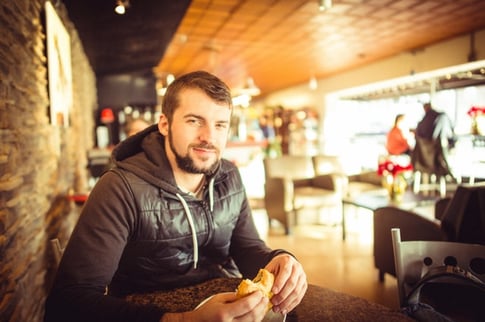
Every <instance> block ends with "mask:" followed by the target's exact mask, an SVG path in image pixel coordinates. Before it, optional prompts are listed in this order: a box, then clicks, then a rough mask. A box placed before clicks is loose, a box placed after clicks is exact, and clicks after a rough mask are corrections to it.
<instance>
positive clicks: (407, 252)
mask: <svg viewBox="0 0 485 322" xmlns="http://www.w3.org/2000/svg"><path fill="white" fill-rule="evenodd" d="M391 233H392V245H393V250H394V264H395V267H396V277H397V286H398V293H399V303H400V306H401V307H406V306H408V305H410V304H413V303H416V301H417V299H418V298H419V295H420V293H419V292H420V286H422V284H421V283H422V282H423V281H426V277H427V276H431V277H432V276H433V273H434V272H438V270H437V269H441V268H443V269H447V270H450V271H448V273H449V274H448V275H449V276H451V275H452V274H455V275H456V276H460V278H457V279H456V281H461V282H463V283H465V282H466V281H469V282H470V283H476V285H477V286H478V287H483V291H485V284H484V283H485V245H478V244H465V243H454V242H448V241H401V232H400V229H399V228H393V229H392V230H391ZM440 274H441V275H438V274H434V276H435V277H436V279H435V280H433V282H437V283H439V282H444V281H446V282H453V281H452V280H451V279H444V280H440V279H439V277H441V276H445V275H447V274H446V271H441V272H440ZM449 276H446V277H448V278H449ZM481 285H483V286H481Z"/></svg>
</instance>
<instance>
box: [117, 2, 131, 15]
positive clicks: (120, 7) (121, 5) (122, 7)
mask: <svg viewBox="0 0 485 322" xmlns="http://www.w3.org/2000/svg"><path fill="white" fill-rule="evenodd" d="M129 6H130V1H129V0H124V1H123V0H118V1H116V7H115V12H116V13H117V14H119V15H124V14H125V12H126V9H127V8H128V7H129Z"/></svg>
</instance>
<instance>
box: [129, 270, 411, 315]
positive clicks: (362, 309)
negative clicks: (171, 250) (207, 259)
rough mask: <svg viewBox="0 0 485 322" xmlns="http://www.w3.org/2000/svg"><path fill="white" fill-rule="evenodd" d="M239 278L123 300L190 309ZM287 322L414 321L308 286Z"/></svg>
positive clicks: (232, 287)
mask: <svg viewBox="0 0 485 322" xmlns="http://www.w3.org/2000/svg"><path fill="white" fill-rule="evenodd" d="M240 281H241V279H238V278H217V279H213V280H210V281H207V282H204V283H202V284H198V285H194V286H189V287H185V288H180V289H176V290H173V291H160V292H154V293H148V294H134V295H130V296H128V297H127V298H126V299H127V300H128V301H131V302H135V303H139V304H145V305H147V304H151V305H156V306H159V307H162V308H164V309H166V310H168V311H170V312H183V311H190V310H193V309H194V308H195V307H196V306H197V305H198V304H199V303H200V302H202V301H203V300H204V299H206V298H207V297H209V296H211V295H214V294H216V293H220V292H232V291H234V290H235V289H236V287H237V285H238V284H239V283H240ZM286 321H288V322H295V321H337V322H339V321H342V322H348V321H356V322H357V321H358V322H361V321H386V322H394V321H396V322H398V321H414V320H413V319H411V318H409V317H407V316H406V315H404V314H403V313H401V312H399V311H397V310H392V309H391V308H388V307H386V306H384V305H381V304H378V303H373V302H370V301H368V300H366V299H363V298H360V297H356V296H353V295H349V294H345V293H341V292H336V291H333V290H330V289H327V288H324V287H320V286H317V285H313V284H310V285H309V286H308V291H307V293H306V294H305V297H304V298H303V300H302V302H301V303H300V305H298V306H297V307H296V308H295V310H293V311H292V312H290V313H289V314H288V316H287V318H286Z"/></svg>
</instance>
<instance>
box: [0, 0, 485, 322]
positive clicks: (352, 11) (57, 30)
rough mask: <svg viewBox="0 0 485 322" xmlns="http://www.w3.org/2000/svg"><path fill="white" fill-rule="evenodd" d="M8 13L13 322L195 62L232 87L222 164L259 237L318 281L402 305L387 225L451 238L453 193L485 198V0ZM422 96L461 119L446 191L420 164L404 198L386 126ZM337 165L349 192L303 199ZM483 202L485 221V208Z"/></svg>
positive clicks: (1, 108)
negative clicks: (117, 155)
mask: <svg viewBox="0 0 485 322" xmlns="http://www.w3.org/2000/svg"><path fill="white" fill-rule="evenodd" d="M0 21H1V22H2V23H1V25H2V34H3V37H2V38H1V39H0V58H1V59H0V115H1V116H0V124H1V125H2V126H1V129H0V137H1V140H2V143H1V145H0V191H1V197H0V258H1V261H2V269H0V320H1V321H19V322H20V321H42V320H43V315H44V302H45V300H46V297H47V294H48V292H49V289H50V286H51V285H52V283H53V278H54V276H55V272H56V269H57V264H58V260H56V258H58V257H56V256H57V255H59V253H58V251H59V250H60V249H62V248H63V247H65V245H66V244H67V242H68V240H69V236H70V234H71V232H72V229H73V228H74V226H75V224H76V222H77V219H78V217H79V214H80V211H81V209H82V207H83V203H84V202H85V200H86V198H88V196H89V191H90V189H92V188H93V186H94V185H95V184H96V181H97V180H98V179H99V176H100V175H101V173H102V169H104V167H105V165H106V163H107V162H109V157H110V153H111V151H112V149H113V147H114V146H116V144H118V143H119V142H121V141H123V140H124V139H126V137H127V136H128V134H127V132H126V126H127V125H128V124H129V123H130V122H131V121H133V120H136V119H143V120H144V121H146V122H148V123H156V122H157V121H158V119H159V116H160V114H161V112H162V107H161V102H162V99H163V95H164V92H165V90H166V87H167V86H168V85H169V84H170V83H171V82H172V81H173V80H174V79H176V78H177V77H179V76H181V75H183V74H185V73H187V72H190V71H194V70H207V71H209V72H211V73H213V74H215V75H217V76H219V77H220V78H221V79H223V80H224V81H225V82H226V83H227V84H228V85H229V87H230V88H231V91H232V94H233V103H234V111H233V114H232V119H231V125H230V127H231V129H230V133H231V135H230V139H229V141H228V143H227V147H226V150H225V152H224V158H226V159H228V160H230V161H232V162H234V163H235V164H236V165H237V166H238V168H239V171H240V173H241V175H242V178H243V182H244V185H245V188H246V191H247V195H248V198H249V201H250V204H251V206H252V208H253V216H254V220H255V222H256V226H257V228H258V232H259V233H260V236H261V238H262V239H264V240H265V241H266V242H267V243H268V245H269V246H271V247H273V248H284V249H287V250H289V251H290V252H292V253H293V254H295V255H296V257H297V258H298V259H299V260H300V262H301V263H302V264H303V266H304V268H305V270H306V273H307V277H308V282H309V283H310V284H312V285H317V286H319V287H323V288H326V289H329V290H332V291H335V292H337V293H336V294H340V293H344V294H345V295H351V296H353V297H356V298H359V299H365V300H366V301H368V302H363V303H360V302H359V303H360V304H361V305H363V306H364V307H365V305H367V304H368V303H373V304H374V303H377V304H379V307H378V308H376V312H377V311H378V310H381V309H382V312H381V313H382V314H386V313H389V312H390V311H389V312H388V311H385V309H388V310H391V311H392V312H397V311H399V308H400V304H399V296H398V282H397V279H396V276H397V272H396V271H395V270H394V257H393V253H392V240H391V234H390V228H393V227H394V226H393V225H402V226H400V227H402V228H401V229H402V233H403V236H406V237H408V238H410V237H409V236H412V233H410V232H407V231H406V230H405V229H406V227H408V228H407V229H411V230H414V232H413V233H415V236H416V238H428V237H429V236H432V235H433V236H434V235H440V234H441V233H442V227H441V226H440V225H441V222H447V220H448V219H447V218H448V217H450V218H451V217H452V213H455V212H459V211H458V210H456V209H458V208H456V207H457V204H463V205H465V204H466V203H465V202H463V200H475V201H470V202H476V203H477V204H478V201H479V200H480V198H483V197H484V196H485V194H484V192H483V190H484V188H483V187H484V186H483V182H484V181H485V2H484V1H481V0H467V1H442V0H424V1H423V0H292V1H286V0H276V1H266V0H264V1H258V0H240V1H237V0H192V1H190V0H180V1H179V0H178V1H165V0H163V1H162V0H159V1H155V0H153V1H137V0H103V1H99V0H85V1H75V0H50V1H45V0H33V1H32V0H18V1H3V2H1V3H0ZM426 102H431V103H432V104H433V106H434V108H435V109H436V110H438V111H442V112H445V113H446V114H447V115H448V116H449V118H450V120H451V122H452V124H453V127H454V132H455V142H454V146H453V148H452V149H450V150H449V151H448V153H447V161H448V163H449V166H450V169H451V170H450V171H451V172H450V175H448V176H446V177H444V179H443V180H444V182H445V184H446V187H445V188H444V192H443V193H441V191H440V190H439V188H436V187H434V188H433V187H432V188H431V190H430V191H424V192H423V191H420V190H419V187H416V186H415V185H414V182H413V181H416V180H417V179H416V177H415V172H414V171H412V170H411V171H410V172H409V177H407V178H406V180H407V182H406V183H407V185H406V187H405V189H404V190H405V192H404V194H403V195H402V196H398V197H396V199H394V195H390V190H389V189H388V187H389V186H388V185H387V186H386V184H385V182H384V181H383V179H384V178H385V176H384V175H383V174H382V173H381V172H380V165H382V164H383V162H384V161H386V160H389V158H388V153H387V151H386V147H385V144H386V136H387V133H388V131H389V130H390V129H391V127H392V125H393V122H394V118H395V116H396V115H397V114H405V115H406V118H407V122H408V126H409V128H410V129H414V128H415V127H416V125H417V123H418V122H419V121H420V120H421V118H422V117H423V115H424V110H423V104H424V103H426ZM405 160H406V162H408V163H409V162H411V161H410V160H408V159H405ZM272 164H273V165H272ZM275 173H279V174H275ZM282 173H283V174H282ZM337 176H338V177H339V178H340V177H342V178H343V179H342V180H343V181H342V182H344V184H343V185H342V191H340V190H339V189H337V188H335V187H336V186H338V185H339V184H340V183H338V182H340V181H338V182H337V181H336V182H337V183H335V184H333V185H332V186H331V187H324V188H322V187H321V186H319V187H316V188H317V189H316V190H314V191H317V193H316V194H314V193H313V192H312V194H311V195H310V194H305V193H304V192H303V193H301V194H299V191H308V190H305V189H313V188H315V187H314V186H311V185H308V186H304V187H303V185H302V186H299V185H300V184H302V182H304V181H314V182H316V181H318V180H316V179H315V178H323V177H325V178H327V177H328V178H332V180H334V179H335V178H336V177H337ZM314 179H315V180H314ZM427 179H428V181H427V182H426V185H429V186H431V184H434V183H435V182H434V181H433V180H435V179H436V177H435V176H433V175H431V176H430V177H429V178H427ZM438 179H439V177H438ZM288 180H289V181H288ZM288 182H290V184H291V185H292V189H291V193H292V196H291V197H290V201H289V202H288V201H287V200H285V199H284V198H287V196H288V191H285V190H282V187H286V186H287V184H288ZM312 184H313V183H312ZM424 186H425V184H423V185H422V187H424ZM462 187H465V188H464V189H465V191H461V190H460V189H462ZM299 188H301V189H299ZM416 189H418V190H416ZM322 190H324V191H323V192H322ZM457 191H460V193H457ZM423 195H424V196H425V197H423V198H421V196H423ZM376 196H377V197H376ZM416 196H420V197H419V200H416ZM477 196H479V197H477ZM376 198H377V199H376ZM460 198H461V199H460ZM466 198H468V199H466ZM474 198H475V199H474ZM477 198H478V199H477ZM442 200H445V201H446V202H450V203H449V204H446V206H443V205H444V202H442ZM477 200H478V201H477ZM467 202H468V201H467ZM411 204H412V205H411ZM448 205H449V207H448ZM452 205H453V207H455V208H453V207H452ZM446 207H448V208H446ZM466 207H468V206H464V208H466ZM470 207H471V208H466V209H469V210H463V211H465V212H467V213H473V214H475V215H476V219H477V220H480V218H481V220H483V221H484V222H482V225H483V226H484V227H485V209H484V205H483V202H482V204H481V206H480V207H481V208H478V210H477V209H476V208H473V206H470ZM389 208H391V209H389ZM395 208H397V211H396V210H395ZM470 209H473V210H470ZM453 210H456V211H455V212H454V211H453ZM401 212H403V213H404V212H405V214H403V215H397V213H399V214H401ZM405 216H410V217H412V218H410V219H406V220H404V219H402V218H404V217H405ZM376 218H377V219H376ZM379 218H386V219H379ZM387 218H395V219H393V220H395V221H391V223H389V224H388V223H387V220H388V219H387ZM406 218H407V217H406ZM423 218H424V219H423ZM401 220H402V222H401ZM414 220H417V221H416V223H415V221H414ZM423 220H425V222H424V223H423V222H421V221H423ZM467 224H468V223H467ZM388 225H390V226H388ZM428 226H429V227H428ZM409 227H411V228H409ZM428 228H429V230H427V229H428ZM381 231H388V232H389V234H388V235H386V236H387V237H385V238H383V237H382V235H381ZM406 234H408V235H406ZM470 234H472V235H473V232H472V233H470ZM384 235H385V234H384ZM413 236H414V235H413ZM423 236H426V237H423ZM468 236H471V235H468ZM429 238H431V237H429ZM470 238H471V237H470ZM479 238H480V236H479V237H476V238H475V239H474V240H471V241H470V240H469V241H468V242H470V243H472V242H473V243H475V242H477V243H482V244H484V243H485V242H484V240H483V239H481V240H480V239H479ZM465 239H466V238H465ZM53 241H54V242H53ZM386 247H387V248H386ZM61 255H62V254H61ZM482 260H483V258H482ZM389 265H390V266H389ZM484 275H485V270H484V271H482V272H481V275H480V277H481V278H482V280H483V279H484V278H485V276H484ZM332 294H333V293H332ZM336 296H338V295H336ZM347 300H349V299H347V298H346V301H347ZM350 300H351V299H350ZM350 300H349V301H350ZM345 303H346V302H345ZM306 305H308V304H306ZM350 311H352V310H350ZM340 313H341V312H340ZM354 313H355V312H354ZM335 314H336V315H335V316H334V318H335V320H339V319H340V320H342V321H343V320H345V318H344V316H339V315H338V314H339V312H337V313H335ZM326 317H327V318H329V316H326ZM290 320H291V319H290ZM364 320H366V319H365V318H364ZM367 320H369V321H370V320H375V319H371V317H370V316H369V318H368V319H367Z"/></svg>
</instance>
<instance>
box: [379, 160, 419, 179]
mask: <svg viewBox="0 0 485 322" xmlns="http://www.w3.org/2000/svg"><path fill="white" fill-rule="evenodd" d="M411 170H413V166H412V164H410V163H409V164H405V165H402V164H399V163H395V162H393V161H392V160H385V161H384V162H382V163H380V164H379V166H378V168H377V174H378V175H380V176H382V175H387V174H391V175H392V176H393V177H395V176H396V175H398V174H400V173H403V172H405V171H411Z"/></svg>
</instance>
